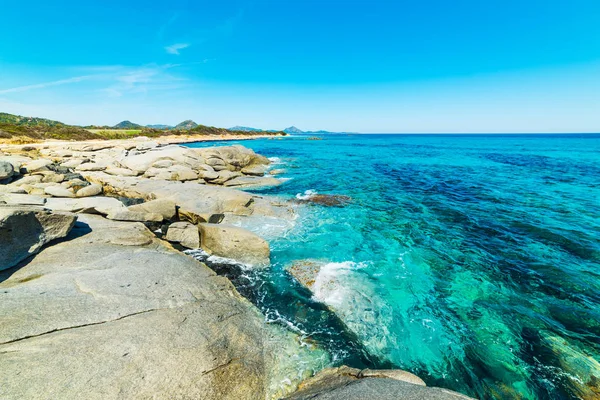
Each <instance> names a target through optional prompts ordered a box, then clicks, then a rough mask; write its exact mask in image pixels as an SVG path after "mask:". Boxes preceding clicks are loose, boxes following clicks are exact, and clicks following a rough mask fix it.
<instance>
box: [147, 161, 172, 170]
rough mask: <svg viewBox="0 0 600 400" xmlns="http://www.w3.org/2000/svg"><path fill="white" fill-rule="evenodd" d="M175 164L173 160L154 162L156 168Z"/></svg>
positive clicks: (153, 165)
mask: <svg viewBox="0 0 600 400" xmlns="http://www.w3.org/2000/svg"><path fill="white" fill-rule="evenodd" d="M172 165H173V161H171V160H159V161H157V162H155V163H153V164H152V167H154V168H169V167H170V166H172Z"/></svg>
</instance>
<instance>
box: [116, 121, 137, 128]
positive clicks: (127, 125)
mask: <svg viewBox="0 0 600 400" xmlns="http://www.w3.org/2000/svg"><path fill="white" fill-rule="evenodd" d="M142 128H143V126H142V125H138V124H134V123H133V122H131V121H121V122H119V123H118V124H116V125H115V126H113V129H142Z"/></svg>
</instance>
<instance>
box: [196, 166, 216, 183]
mask: <svg viewBox="0 0 600 400" xmlns="http://www.w3.org/2000/svg"><path fill="white" fill-rule="evenodd" d="M205 167H207V168H210V170H208V169H205V168H203V169H199V170H198V176H199V177H200V178H202V179H204V180H207V181H209V180H213V179H217V178H219V173H218V172H217V171H215V170H214V169H213V168H212V167H211V166H210V165H205Z"/></svg>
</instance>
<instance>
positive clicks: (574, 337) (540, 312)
mask: <svg viewBox="0 0 600 400" xmlns="http://www.w3.org/2000/svg"><path fill="white" fill-rule="evenodd" d="M240 143H241V144H243V145H244V146H247V147H251V148H253V149H254V150H256V151H257V152H259V153H261V154H263V155H266V156H267V157H277V158H278V159H279V160H280V161H281V163H282V164H281V165H276V166H274V168H285V169H286V170H287V172H286V173H285V174H284V175H282V176H283V177H285V178H291V179H290V180H288V181H286V183H285V184H283V185H282V186H280V187H277V188H273V189H269V190H265V191H262V192H261V193H269V194H275V195H279V196H282V197H286V198H290V199H291V198H294V197H295V196H296V195H297V194H302V193H304V192H305V191H306V190H315V191H316V192H318V193H324V194H340V195H347V196H350V197H351V198H352V201H351V202H350V203H349V204H348V205H346V206H345V207H341V208H336V207H324V206H305V207H300V208H299V213H300V218H299V219H298V221H297V224H296V226H295V228H294V229H292V230H291V231H289V232H287V234H286V235H285V236H284V237H275V238H273V239H272V240H271V246H272V261H273V266H272V268H271V269H269V270H268V271H266V272H262V273H251V272H244V273H233V274H232V273H230V275H231V277H232V278H233V279H234V280H235V283H236V284H237V286H238V288H239V289H240V291H242V292H243V293H244V294H245V295H247V296H248V297H249V298H251V299H252V300H253V301H254V302H255V303H256V304H257V305H258V306H259V307H260V308H261V309H262V310H263V312H264V313H265V314H266V315H267V319H268V320H270V321H276V322H279V323H281V324H282V325H285V326H288V327H289V328H290V329H292V330H295V331H297V332H299V333H301V334H302V335H304V337H305V338H306V340H307V341H315V342H317V343H319V344H320V345H321V346H322V347H324V348H326V349H327V350H328V351H329V353H330V355H331V362H332V363H333V364H342V363H343V364H348V365H353V366H357V367H363V366H369V367H398V368H402V369H406V370H410V371H412V372H414V373H416V374H418V375H419V376H421V377H422V378H423V379H424V380H425V381H426V382H427V383H428V384H429V385H438V386H442V387H446V388H450V389H454V390H457V391H459V392H462V393H465V394H469V395H472V396H476V397H479V398H498V399H500V398H518V397H520V398H527V399H535V398H552V399H561V398H564V399H569V398H589V399H591V398H598V397H600V382H599V381H598V379H600V364H599V363H598V361H600V243H599V242H600V136H598V135H593V136H592V135H583V136H554V135H545V136H508V135H507V136H468V135H465V136H460V135H431V136H411V135H350V136H348V135H340V136H327V137H324V140H321V141H313V140H307V138H306V137H293V138H285V139H281V140H268V139H264V140H262V139H261V140H255V141H244V142H240ZM227 144H231V143H227ZM205 145H214V144H198V146H205ZM192 146H195V145H192ZM306 259H310V260H319V261H320V262H323V263H324V264H325V265H326V267H325V268H324V269H322V270H321V271H322V273H323V276H322V278H323V280H324V281H330V280H334V281H335V283H336V284H335V285H334V287H333V288H331V287H326V285H325V287H323V289H322V290H320V291H319V293H317V295H316V296H312V295H311V294H310V293H308V292H307V291H306V290H304V289H303V288H302V287H300V286H299V285H298V284H296V283H295V281H294V280H293V279H292V278H290V276H289V274H287V273H286V272H285V268H286V267H288V266H289V265H290V263H292V262H294V261H295V260H306ZM222 272H224V273H227V270H226V268H223V271H222ZM322 303H325V304H327V305H328V306H329V307H330V308H331V309H334V310H335V312H336V313H335V314H333V313H331V311H330V308H328V307H326V306H324V305H323V304H322Z"/></svg>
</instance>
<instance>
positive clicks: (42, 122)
mask: <svg viewBox="0 0 600 400" xmlns="http://www.w3.org/2000/svg"><path fill="white" fill-rule="evenodd" d="M0 124H14V125H20V126H60V125H62V126H66V124H63V123H62V122H59V121H53V120H51V119H45V118H36V117H23V116H21V115H13V114H7V113H0Z"/></svg>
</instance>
